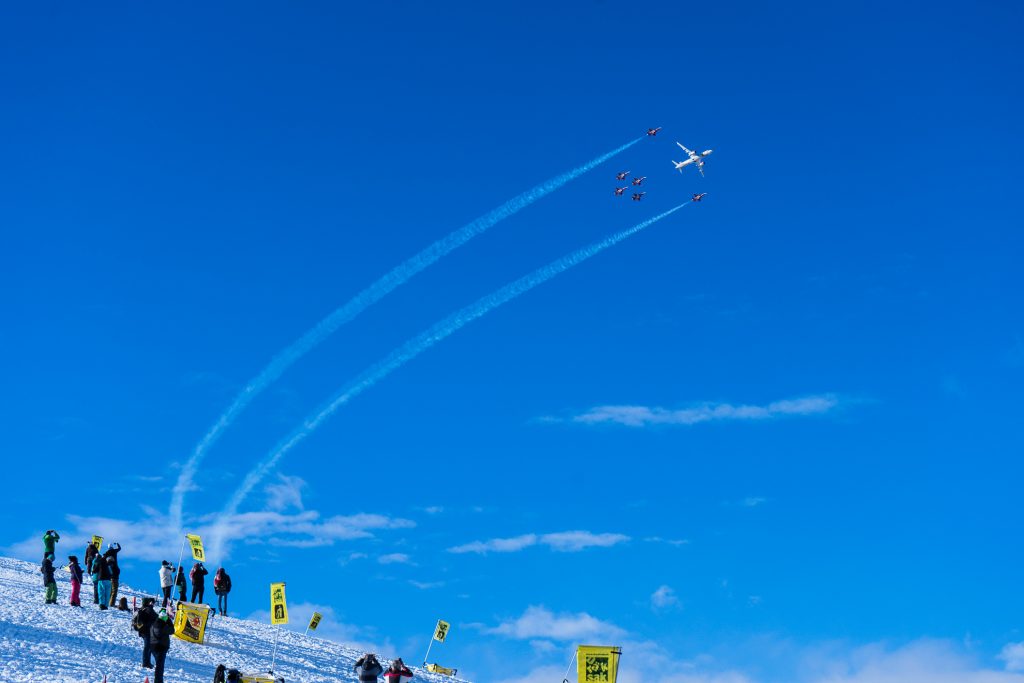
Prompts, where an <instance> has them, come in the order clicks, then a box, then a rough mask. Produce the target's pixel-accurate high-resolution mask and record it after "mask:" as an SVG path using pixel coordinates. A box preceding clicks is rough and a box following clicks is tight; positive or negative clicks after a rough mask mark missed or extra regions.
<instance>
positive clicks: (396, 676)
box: [384, 657, 412, 683]
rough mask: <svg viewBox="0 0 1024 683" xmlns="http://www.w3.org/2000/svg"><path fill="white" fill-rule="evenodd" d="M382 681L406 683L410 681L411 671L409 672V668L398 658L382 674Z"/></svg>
mask: <svg viewBox="0 0 1024 683" xmlns="http://www.w3.org/2000/svg"><path fill="white" fill-rule="evenodd" d="M384 680H385V681H387V683H407V681H411V680H412V671H410V670H409V667H407V666H406V665H405V662H403V661H402V658H401V657H399V658H398V659H396V660H395V661H393V662H391V666H389V667H388V670H387V671H385V672H384Z"/></svg>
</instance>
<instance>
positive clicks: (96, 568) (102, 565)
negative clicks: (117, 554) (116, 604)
mask: <svg viewBox="0 0 1024 683" xmlns="http://www.w3.org/2000/svg"><path fill="white" fill-rule="evenodd" d="M90 570H91V571H92V582H93V583H94V584H96V597H97V599H98V602H99V605H100V609H103V610H105V609H107V605H108V604H109V603H110V566H109V565H108V564H107V560H106V558H104V557H103V556H102V555H100V554H99V553H96V556H95V557H94V558H92V567H91V568H90Z"/></svg>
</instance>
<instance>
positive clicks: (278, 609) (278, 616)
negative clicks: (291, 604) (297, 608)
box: [270, 583, 288, 624]
mask: <svg viewBox="0 0 1024 683" xmlns="http://www.w3.org/2000/svg"><path fill="white" fill-rule="evenodd" d="M270 623H271V624H287V623H288V603H287V602H285V599H284V584H283V583H272V584H270Z"/></svg>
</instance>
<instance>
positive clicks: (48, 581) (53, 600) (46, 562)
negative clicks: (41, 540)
mask: <svg viewBox="0 0 1024 683" xmlns="http://www.w3.org/2000/svg"><path fill="white" fill-rule="evenodd" d="M39 571H40V572H41V573H42V575H43V588H45V589H46V604H47V605H56V604H57V579H55V578H54V576H53V560H51V559H50V556H49V555H43V565H42V566H41V567H39Z"/></svg>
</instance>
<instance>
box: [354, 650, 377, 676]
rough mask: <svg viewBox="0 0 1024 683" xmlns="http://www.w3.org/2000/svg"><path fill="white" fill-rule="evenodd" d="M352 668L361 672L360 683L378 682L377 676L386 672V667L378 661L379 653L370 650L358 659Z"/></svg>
mask: <svg viewBox="0 0 1024 683" xmlns="http://www.w3.org/2000/svg"><path fill="white" fill-rule="evenodd" d="M352 668H353V669H355V670H356V671H358V672H359V681H360V683H377V677H378V676H380V675H381V674H382V673H383V672H384V668H383V667H382V666H381V665H380V662H378V661H377V655H375V654H372V653H370V652H367V653H366V654H365V655H363V656H362V657H360V658H359V659H358V660H356V663H355V666H353V667H352Z"/></svg>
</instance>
